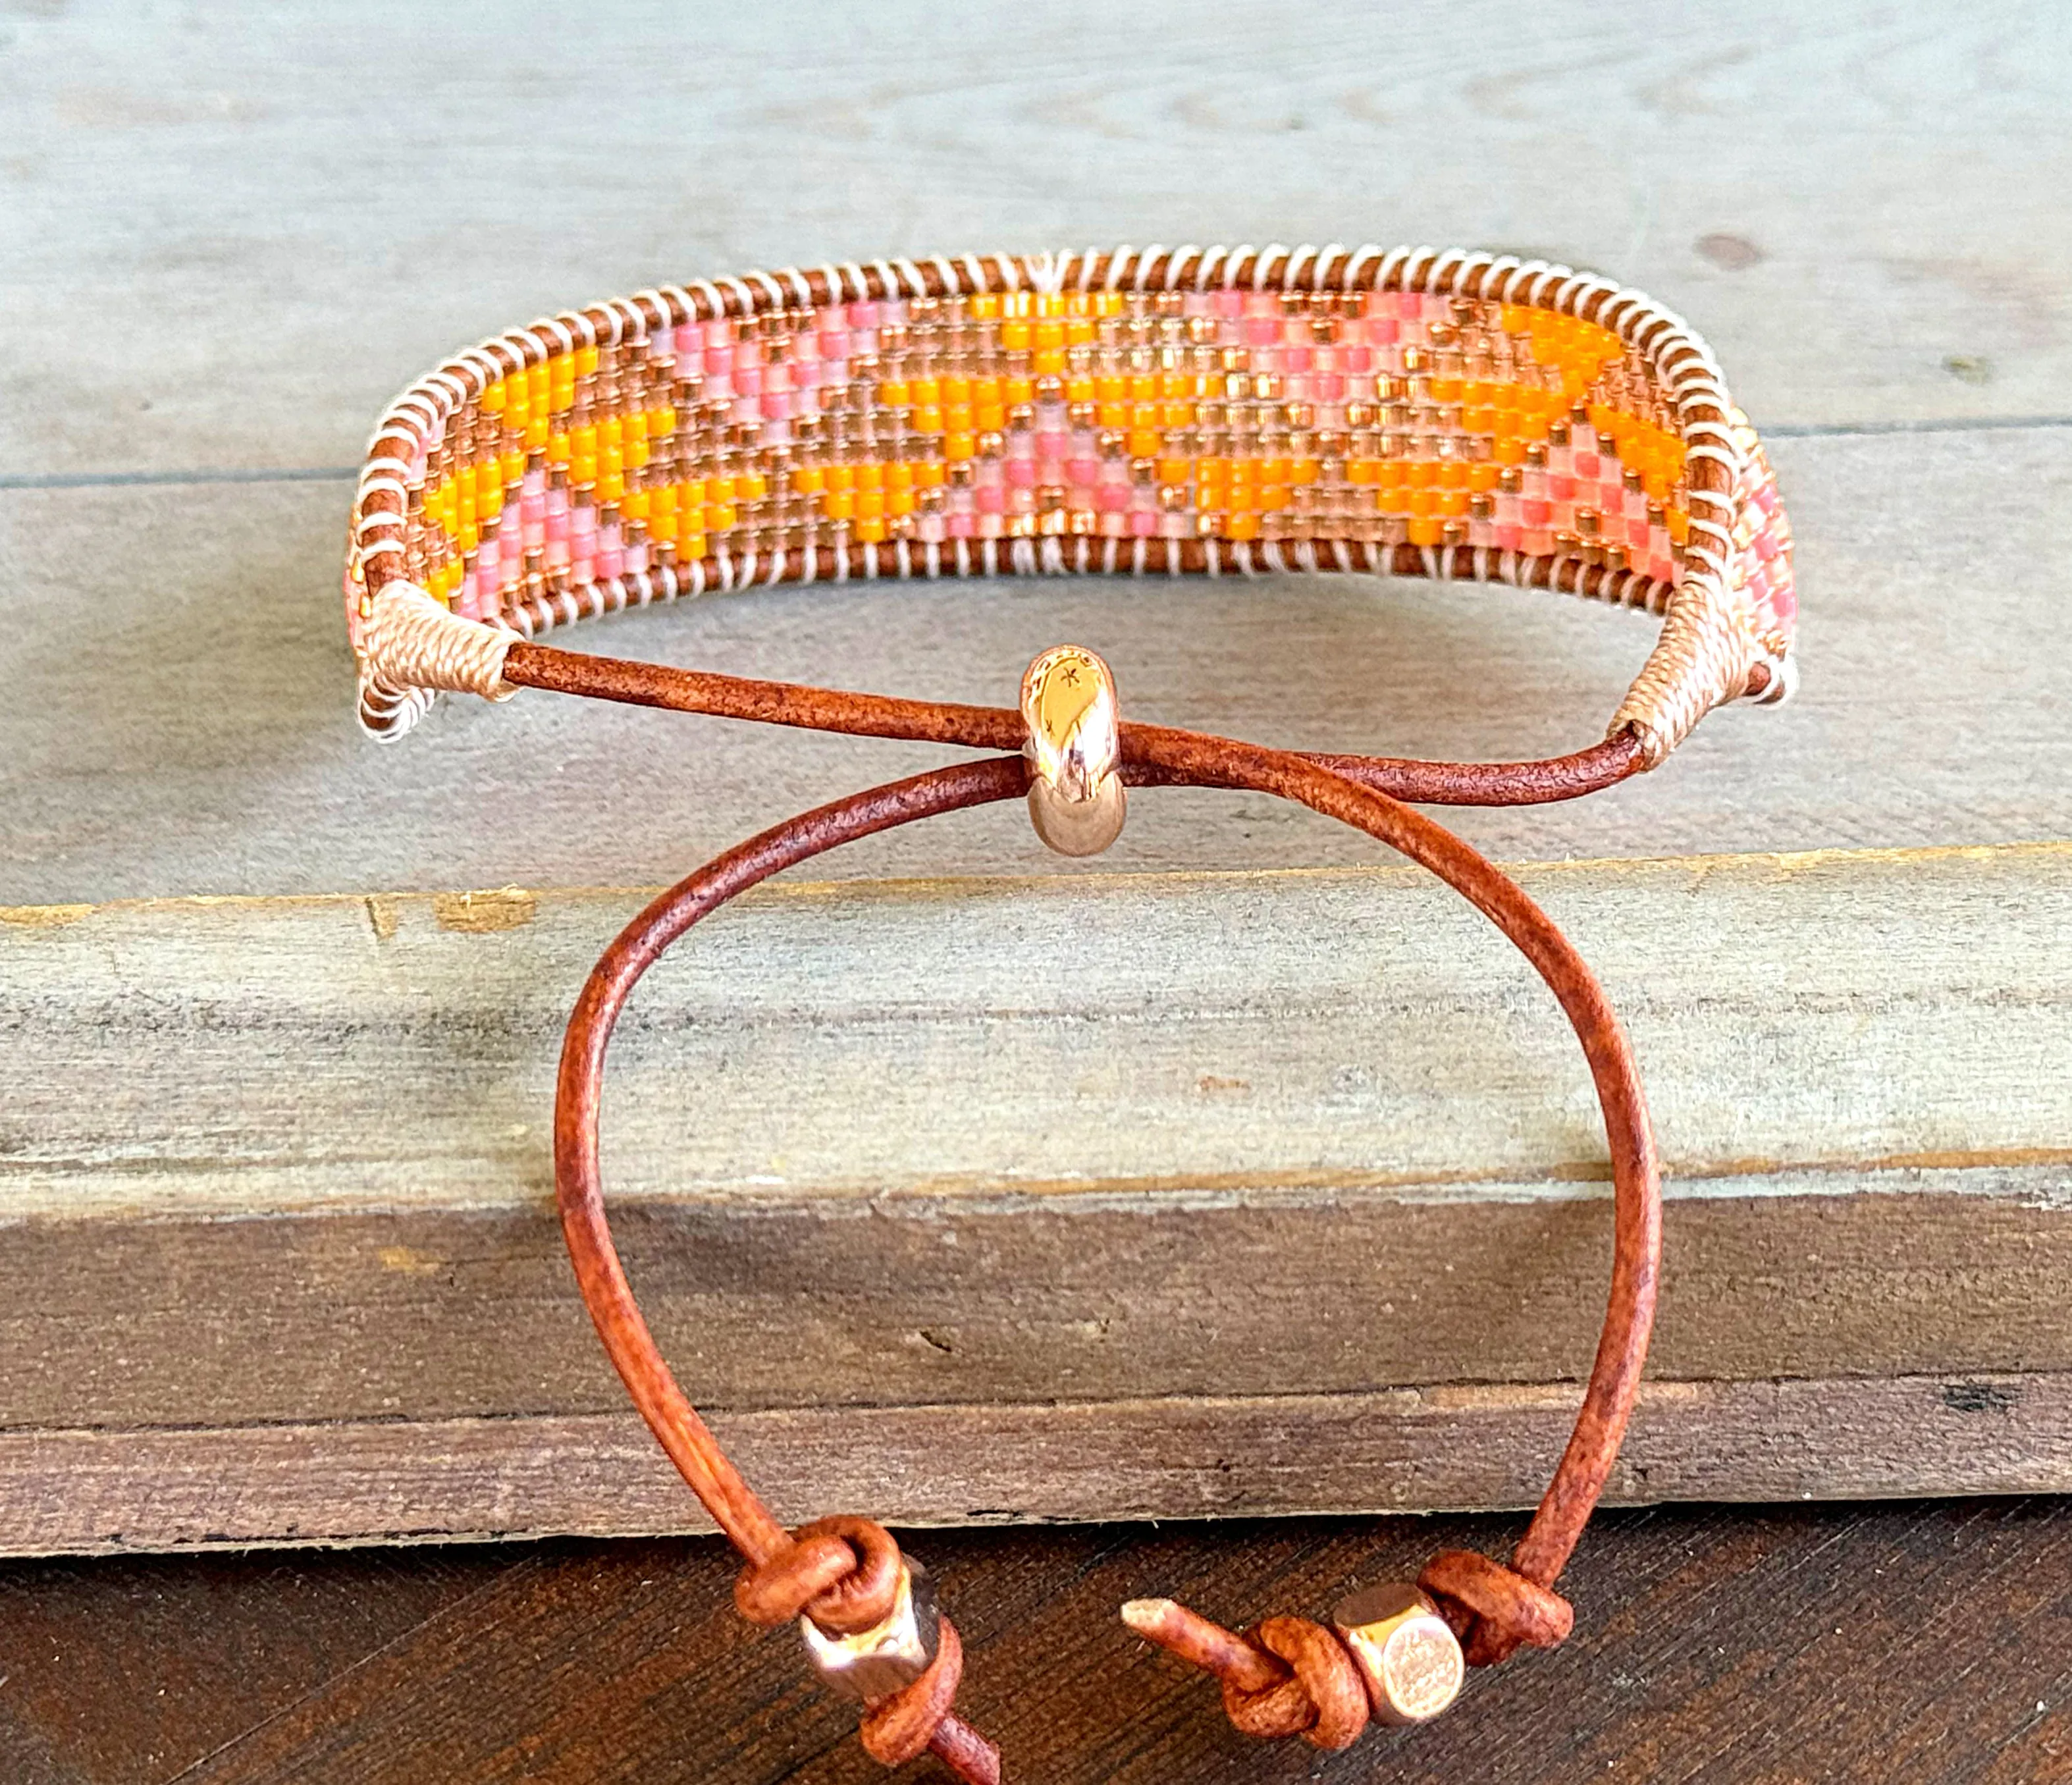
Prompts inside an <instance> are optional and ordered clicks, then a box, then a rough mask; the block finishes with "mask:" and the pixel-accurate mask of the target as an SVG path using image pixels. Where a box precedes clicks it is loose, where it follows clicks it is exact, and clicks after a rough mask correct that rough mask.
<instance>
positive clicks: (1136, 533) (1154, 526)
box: [1129, 508, 1158, 539]
mask: <svg viewBox="0 0 2072 1785" xmlns="http://www.w3.org/2000/svg"><path fill="white" fill-rule="evenodd" d="M1129 531H1130V533H1131V535H1132V536H1133V537H1135V538H1137V539H1150V538H1152V537H1154V536H1155V535H1156V534H1157V531H1158V515H1157V511H1156V510H1155V509H1149V508H1139V509H1137V511H1136V512H1134V513H1133V514H1132V515H1131V516H1130V517H1129Z"/></svg>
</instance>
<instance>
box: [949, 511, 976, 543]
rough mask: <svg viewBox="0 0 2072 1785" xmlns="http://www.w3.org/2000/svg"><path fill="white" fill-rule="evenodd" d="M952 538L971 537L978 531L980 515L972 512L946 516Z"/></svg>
mask: <svg viewBox="0 0 2072 1785" xmlns="http://www.w3.org/2000/svg"><path fill="white" fill-rule="evenodd" d="M943 518H944V520H945V521H946V522H947V523H948V528H949V535H950V537H951V538H952V539H969V538H970V537H972V534H973V533H976V532H977V531H978V516H976V515H972V514H953V515H947V516H944V517H943Z"/></svg>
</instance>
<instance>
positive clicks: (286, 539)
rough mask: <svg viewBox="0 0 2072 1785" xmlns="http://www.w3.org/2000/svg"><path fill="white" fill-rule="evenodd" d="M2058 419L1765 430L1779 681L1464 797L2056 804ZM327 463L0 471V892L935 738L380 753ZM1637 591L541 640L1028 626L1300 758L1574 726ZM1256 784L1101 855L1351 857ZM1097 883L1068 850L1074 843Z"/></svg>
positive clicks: (198, 868) (2023, 813)
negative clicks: (79, 481)
mask: <svg viewBox="0 0 2072 1785" xmlns="http://www.w3.org/2000/svg"><path fill="white" fill-rule="evenodd" d="M2069 446H2072V429H2063V430H2033V431H2022V432H2008V433H2000V434H1958V435H1951V434H1942V435H1931V436H1906V437H1887V438H1868V439H1866V438H1857V439H1834V438H1823V439H1809V440H1787V441H1784V442H1780V443H1779V445H1778V462H1779V467H1780V470H1781V473H1782V476H1783V478H1784V480H1785V484H1786V490H1787V491H1788V493H1789V495H1790V500H1791V501H1792V503H1793V504H1794V511H1795V512H1796V515H1797V517H1798V524H1799V531H1800V536H1801V540H1802V546H1801V552H1800V564H1801V569H1802V574H1803V584H1804V590H1805V598H1806V602H1807V610H1806V619H1805V631H1804V645H1803V655H1804V657H1805V663H1806V677H1805V683H1804V686H1803V691H1802V693H1801V694H1800V696H1799V699H1798V700H1797V701H1795V702H1794V704H1792V705H1789V706H1786V707H1784V708H1782V709H1767V708H1765V709H1757V708H1749V707H1743V708H1737V709H1729V710H1726V711H1724V712H1720V713H1718V714H1714V715H1712V717H1711V718H1708V720H1707V721H1706V722H1704V724H1703V725H1702V726H1700V727H1699V729H1698V730H1697V732H1696V734H1695V735H1694V736H1693V737H1692V739H1691V740H1690V742H1688V744H1687V745H1686V746H1684V747H1683V749H1682V750H1680V751H1678V752H1677V754H1676V755H1675V758H1674V759H1672V760H1671V762H1670V763H1668V764H1667V766H1666V767H1664V768H1663V770H1661V771H1659V772H1658V773H1656V774H1654V775H1649V776H1646V777H1645V778H1643V779H1642V780H1641V781H1639V782H1638V783H1635V784H1629V785H1628V786H1626V787H1623V788H1618V789H1616V790H1614V791H1613V792H1608V793H1605V794H1602V795H1599V796H1596V797H1593V798H1591V799H1589V800H1582V801H1579V802H1577V803H1575V804H1571V805H1568V806H1562V807H1544V808H1531V809H1528V810H1524V811H1515V812H1461V813H1458V814H1456V815H1454V821H1456V822H1457V823H1458V825H1459V826H1460V828H1461V829H1462V830H1463V831H1464V832H1465V833H1466V834H1467V835H1468V836H1469V837H1471V838H1472V839H1474V840H1475V841H1478V842H1479V843H1480V844H1482V845H1483V846H1485V847H1486V848H1488V849H1492V850H1494V851H1496V852H1498V853H1501V854H1504V855H1507V856H1510V857H1512V858H1545V857H1550V856H1562V855H1568V854H1574V855H1582V856H1601V855H1655V854H1676V853H1697V852H1707V853H1710V852H1716V851H1733V850H1747V849H1809V848H1820V847H1825V846H1830V845H1867V844H1868V845H1908V844H1930V843H1942V842H1967V843H1970V842H1996V841H2009V840H2016V839H2021V838H2026V837H2053V836H2064V835H2068V834H2072V731H2068V730H2067V728H2066V726H2064V725H2063V724H2062V723H2058V722H2052V720H2051V719H2050V718H2049V715H2050V714H2053V713H2055V712H2062V711H2063V710H2065V709H2066V708H2067V707H2068V706H2072V607H2068V605H2067V604H2066V601H2065V598H2064V591H2063V588H2062V576H2061V574H2060V572H2059V569H2058V566H2059V562H2060V553H2059V549H2058V541H2060V540H2061V539H2062V537H2063V536H2064V534H2065V533H2066V530H2067V529H2068V527H2072V451H2068V447H2069ZM344 503H345V492H344V489H343V486H339V487H329V486H306V485H303V486H288V487H261V488H253V487H236V488H230V489H225V488H211V489H202V490H192V489H190V490H179V491H175V490H170V489H166V490H136V489H122V490H107V489H95V490H68V491H39V492H13V493H6V492H0V586H5V587H6V589H7V590H8V591H9V594H8V596H7V603H8V609H9V613H10V625H11V635H10V648H11V651H12V653H13V655H12V657H11V662H12V664H13V665H14V672H15V675H16V677H17V678H18V681H17V686H18V687H22V688H26V689H27V690H28V691H29V694H28V697H26V698H21V699H17V700H13V701H7V702H5V703H0V840H4V847H0V902H5V903H43V902H54V901H65V900H77V899H88V900H99V899H109V898H121V897H140V896H150V895H162V894H168V893H259V892H274V893H278V892H295V893H303V892H330V891H337V890H370V891H382V890H393V889H396V888H403V887H439V886H471V885H473V886H483V885H488V886H495V885H502V884H507V883H517V884H521V885H525V886H554V885H576V886H582V885H597V884H632V883H652V882H664V881H668V880H672V879H674V878H676V877H677V876H678V875H680V874H684V873H686V872H688V871H689V870H690V869H691V868H692V867H693V866H695V865H696V864H697V863H698V862H701V861H703V860H705V858H707V857H709V856H710V855H712V854H713V853H717V851H718V850H720V849H723V848H726V847H727V846H729V845H731V844H732V843H734V842H735V841H738V839H740V838H741V837H744V836H746V835H748V834H750V833H752V832H753V831H754V830H755V829H759V828H760V827H761V826H763V825H767V824H769V823H772V822H774V821H776V820H777V819H779V818H780V817H782V816H784V815H786V814H787V813H789V812H794V811H796V810H799V809H800V808H802V807H804V806H806V805H808V804H814V803H816V802H818V801H820V800H828V799H832V798H834V797H836V796H837V795H839V794H841V793H844V792H850V791H853V789H855V788H858V787H861V786H865V785H868V784H871V783H873V782H874V781H877V780H880V779H890V778H891V777H892V776H894V775H898V774H905V773H910V772H912V771H914V770H915V769H918V768H920V767H926V766H928V765H929V764H931V763H936V762H939V761H941V760H943V754H942V753H941V752H939V751H931V750H928V749H927V748H925V747H922V746H902V745H895V744H886V743H882V742H870V741H861V740H844V739H837V738H823V737H816V736H812V735H808V734H797V733H791V732H776V731H767V730H758V729H755V728H752V727H747V726H735V725H731V724H729V723H726V722H722V721H717V720H703V719H697V718H687V717H685V716H684V715H681V714H656V713H643V712H636V711H631V710H622V709H611V708H609V707H606V706H605V705H602V704H599V703H595V702H583V703H578V702H574V701H563V700H560V699H557V698H556V697H551V696H547V695H543V694H538V693H528V694H525V695H524V696H522V697H520V698H518V699H516V700H514V701H511V702H509V703H508V704H507V705H502V706H499V707H496V708H493V709H491V708H485V707H483V706H482V705H480V704H479V703H475V702H469V701H451V702H449V703H447V704H446V705H445V706H443V707H442V708H441V709H439V710H438V711H437V712H436V713H434V714H433V715H432V716H431V717H430V718H429V719H428V720H427V721H426V722H425V723H424V724H423V725H422V726H420V727H419V728H418V729H417V730H416V731H415V732H413V733H412V734H410V735H409V737H407V738H404V739H403V740H402V741H401V742H400V743H398V744H397V745H395V746H393V747H389V748H381V747H377V746H374V745H372V744H370V743H368V742H367V741H366V740H365V739H364V738H361V737H360V734H359V733H358V732H357V730H356V729H355V727H354V726H353V722H352V714H351V710H350V709H351V705H352V671H351V663H350V660H349V658H348V656H347V652H346V648H345V643H344V639H343V623H342V620H341V619H340V617H339V610H338V603H337V594H336V577H337V561H336V553H337V549H338V545H339V537H340V536H341V533H342V529H343V513H344ZM1653 633H1654V625H1653V623H1651V621H1649V620H1647V619H1646V618H1645V617H1643V616H1641V615H1633V614H1627V613H1622V612H1614V611H1609V610H1605V609H1601V608H1598V607H1594V606H1592V605H1590V604H1588V603H1577V602H1573V601H1569V600H1565V599H1560V598H1554V597H1551V596H1548V595H1545V594H1532V593H1527V592H1521V591H1519V590H1497V589H1484V588H1477V587H1474V586H1457V587H1446V588H1441V589H1433V588H1430V587H1429V586H1425V585H1424V584H1423V583H1422V582H1416V581H1410V580H1406V581H1402V582H1375V581H1371V580H1368V579H1364V578H1356V579H1340V578H1326V577H1318V578H1274V579H1265V578H1262V579H1260V581H1258V582H1242V581H1240V580H1239V579H1219V581H1218V582H1216V583H1215V584H1213V585H1205V584H1203V583H1202V582H1198V581H1196V582H1187V583H1185V584H1182V585H1181V586H1170V585H1169V584H1167V583H1166V582H1164V581H1163V580H1162V579H1153V580H1149V581H1147V582H1141V583H1140V582H1134V581H1133V580H1130V579H1127V578H1124V579H1114V580H1108V581H1103V580H1100V579H1091V580H1079V579H1071V578H1067V579H1058V580H1046V581H1043V582H1019V581H1013V580H1009V581H1003V582H996V583H991V584H987V583H983V582H980V583H972V584H956V583H944V584H941V585H937V586H925V585H909V586H893V587H884V588H878V589H874V590H870V591H869V592H867V593H866V592H862V591H860V590H843V591H840V592H837V591H836V590H832V589H826V588H816V589H808V590H796V591H793V590H757V591H754V593H752V594H744V595H740V596H736V597H726V598H715V599H713V600H710V601H707V602H705V603H701V604H693V605H687V606H685V607H682V608H680V609H677V610H675V611H666V612H649V613H645V614H640V615H629V616H626V617H624V618H623V619H618V620H615V621H611V622H608V623H598V624H594V625H592V626H590V627H588V628H586V629H583V630H581V631H571V632H569V634H568V635H566V637H567V640H568V641H569V643H570V644H574V645H576V646H578V647H580V648H587V649H594V650H605V651H611V652H620V653H623V654H625V655H629V656H657V657H662V658H666V659H668V660H673V661H677V662H685V663H692V664H700V665H702V666H704V667H707V668H719V669H728V670H735V671H739V672H744V673H747V674H750V675H762V676H771V677H780V678H788V679H794V680H806V681H822V682H827V683H832V684H834V685H847V686H852V687H861V688H865V689H878V690H881V691H885V692H894V693H906V694H919V695H928V696H935V697H944V698H953V699H964V700H977V701H989V702H992V701H1003V700H1005V699H1008V698H1009V697H1011V691H1012V689H1013V687H1014V686H1015V683H1016V679H1017V677H1018V676H1019V674H1020V672H1021V669H1022V666H1023V665H1025V664H1026V663H1027V662H1028V660H1030V657H1032V656H1034V655H1035V653H1036V652H1038V651H1039V650H1041V649H1042V648H1045V647H1046V646H1047V645H1050V644H1054V643H1056V642H1058V640H1060V639H1063V638H1073V639H1077V640H1081V641H1082V642H1084V643H1087V644H1092V645H1094V646H1096V647H1097V648H1100V649H1102V650H1104V652H1106V653H1107V654H1108V656H1109V657H1110V659H1111V660H1112V662H1113V663H1114V664H1115V666H1116V672H1117V675H1118V676H1119V677H1120V681H1121V688H1122V694H1123V699H1124V704H1125V706H1126V707H1127V708H1128V710H1130V711H1132V712H1133V713H1135V714H1138V715H1140V716H1142V717H1145V718H1156V719H1161V720H1165V721H1170V722H1176V723H1180V724H1187V725H1196V726H1204V727H1207V728H1210V729H1213V730H1224V731H1231V732H1235V733H1237V734H1239V735H1242V736H1246V737H1252V738H1260V739H1263V740H1265V741H1268V742H1281V743H1289V744H1295V745H1302V746H1312V747H1316V748H1322V749H1334V748H1335V749H1372V750H1381V751H1399V752H1403V753H1406V754H1429V755H1451V756H1474V755H1511V754H1532V753H1537V752H1545V751H1560V750H1564V749H1567V748H1570V747H1572V746H1576V745H1577V744H1580V743H1582V742H1587V741H1588V740H1589V738H1591V737H1593V735H1595V734H1597V731H1598V730H1599V729H1600V727H1601V725H1602V723H1603V722H1604V719H1605V717H1606V716H1607V715H1608V714H1609V712H1610V711H1611V709H1612V708H1613V707H1614V705H1616V703H1617V701H1618V697H1619V694H1620V693H1621V692H1622V689H1624V687H1625V685H1626V682H1627V681H1628V680H1629V679H1630V677H1631V676H1632V675H1633V673H1634V671H1635V670H1637V669H1638V667H1639V665H1640V664H1641V661H1642V659H1643V658H1644V657H1645V656H1646V652H1647V649H1648V647H1649V644H1651V640H1652V637H1653ZM1374 859H1375V849H1374V847H1373V845H1371V844H1370V843H1369V842H1368V841H1367V840H1366V839H1365V838H1363V837H1357V836H1355V835H1353V834H1351V833H1348V832H1345V831H1343V830H1342V829H1339V828H1338V827H1337V826H1335V825H1330V824H1327V823H1326V822H1325V821H1322V820H1320V819H1317V818H1314V817H1312V816H1309V815H1308V814H1306V813H1304V812H1298V811H1296V810H1294V809H1293V808H1285V807H1282V806H1280V805H1278V804H1276V802H1274V801H1272V800H1266V799H1262V798H1253V797H1244V798H1239V797H1234V796H1229V795H1224V794H1206V793H1172V792H1165V793H1161V794H1158V795H1157V796H1154V797H1146V798H1144V799H1142V800H1139V801H1138V802H1137V805H1136V807H1135V808H1134V809H1133V815H1132V818H1131V824H1130V829H1128V831H1127V832H1125V833H1124V837H1123V840H1122V841H1121V843H1120V845H1118V847H1117V849H1116V851H1115V852H1114V853H1113V854H1112V855H1111V856H1109V857H1107V858H1103V860H1102V862H1101V864H1100V869H1102V870H1112V869H1115V868H1123V869H1144V868H1167V867H1215V866H1231V867H1257V866H1301V865H1307V864H1313V863H1321V862H1347V863H1350V862H1371V861H1372V860H1374ZM1059 868H1062V869H1063V871H1065V872H1067V873H1080V872H1084V871H1085V870H1083V869H1079V868H1075V867H1072V866H1069V865H1067V864H1063V863H1061V862H1059V861H1058V860H1057V858H1049V857H1047V856H1046V853H1045V852H1043V851H1042V850H1041V849H1038V848H1037V847H1036V846H1035V845H1034V841H1033V839H1032V838H1031V837H1030V834H1029V833H1028V829H1027V825H1026V822H1025V821H1022V819H1021V818H1020V817H1019V816H1017V814H1015V813H1013V812H1008V811H1001V812H993V813H990V814H974V815H968V816H963V817H960V818H958V819H956V820H955V821H944V822H942V823H939V824H935V825H926V826H921V827H917V828H915V829H912V830H910V831H907V832H906V833H902V834H900V835H898V836H896V837H890V838H887V839H883V840H880V841H873V842H870V843H867V844H865V845H860V846H858V847H857V848H855V849H851V850H849V851H845V853H843V854H841V855H839V856H837V857H833V858H829V859H828V862H827V863H826V867H825V871H826V872H827V873H828V874H834V875H852V874H938V873H953V874H954V873H974V872H976V873H987V872H998V871H1001V870H1002V869H1006V870H1011V871H1019V870H1023V869H1028V870H1034V871H1048V870H1052V869H1059ZM1097 871H1098V870H1097Z"/></svg>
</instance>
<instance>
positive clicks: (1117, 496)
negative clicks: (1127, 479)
mask: <svg viewBox="0 0 2072 1785" xmlns="http://www.w3.org/2000/svg"><path fill="white" fill-rule="evenodd" d="M1094 500H1095V503H1096V505H1097V506H1098V507H1100V508H1102V509H1104V510H1106V511H1108V512H1114V513H1120V512H1122V511H1123V510H1124V509H1125V508H1128V506H1129V486H1128V484H1127V483H1104V484H1102V485H1100V487H1099V488H1098V489H1096V491H1095V492H1094Z"/></svg>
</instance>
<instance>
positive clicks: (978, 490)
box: [972, 483, 1007, 515]
mask: <svg viewBox="0 0 2072 1785" xmlns="http://www.w3.org/2000/svg"><path fill="white" fill-rule="evenodd" d="M972 496H973V497H974V498H975V499H976V508H977V509H978V512H980V514H989V515H997V514H998V513H1000V512H1001V511H1002V510H1003V509H1005V508H1006V506H1007V493H1006V491H1004V490H1003V489H1001V487H1000V486H999V485H998V484H997V483H980V484H979V485H977V486H976V487H975V488H973V490H972Z"/></svg>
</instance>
